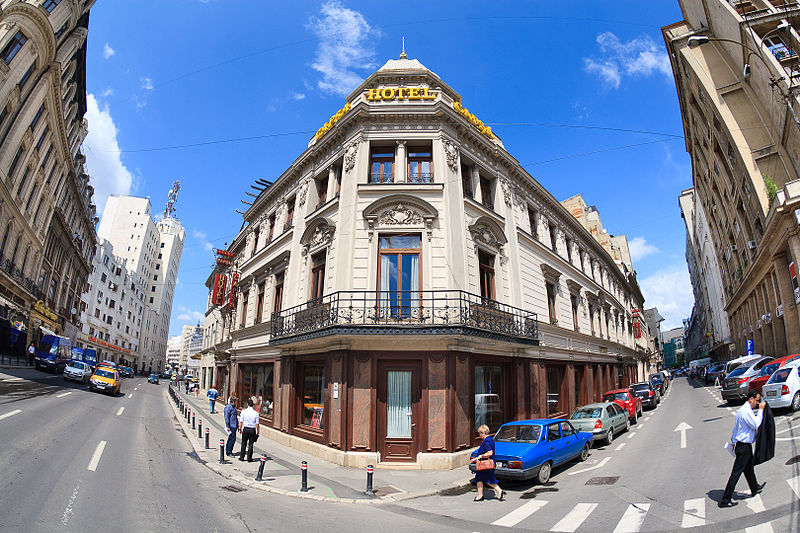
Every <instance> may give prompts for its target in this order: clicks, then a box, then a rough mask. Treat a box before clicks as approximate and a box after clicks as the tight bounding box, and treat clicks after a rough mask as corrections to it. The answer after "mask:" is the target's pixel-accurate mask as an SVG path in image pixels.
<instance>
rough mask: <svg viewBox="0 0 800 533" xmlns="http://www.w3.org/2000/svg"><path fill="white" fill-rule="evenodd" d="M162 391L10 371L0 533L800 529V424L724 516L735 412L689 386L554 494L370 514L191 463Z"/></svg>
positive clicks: (0, 426) (2, 389) (783, 420)
mask: <svg viewBox="0 0 800 533" xmlns="http://www.w3.org/2000/svg"><path fill="white" fill-rule="evenodd" d="M165 386H166V384H163V383H162V384H161V385H152V384H148V383H147V382H146V380H145V379H143V378H136V379H126V380H124V381H123V388H122V394H120V395H118V396H117V397H109V396H105V395H101V394H97V393H90V392H88V390H86V386H85V385H75V384H66V383H64V382H63V380H62V379H61V378H60V377H59V376H52V375H50V374H44V373H42V372H38V371H35V370H27V369H25V370H0V465H2V472H3V475H2V476H0V531H14V532H17V531H32V532H39V531H42V532H49V531H88V532H92V531H109V530H112V531H113V530H117V531H134V530H136V531H192V532H204V531H273V530H274V531H322V530H325V529H333V530H336V531H385V532H389V531H404V532H407V531H509V530H511V529H521V530H537V531H548V530H554V531H587V532H590V531H591V532H602V531H608V532H622V531H668V530H678V529H682V528H687V527H692V528H694V529H693V530H697V531H726V532H727V531H748V532H749V533H755V532H769V531H774V532H796V531H798V530H800V526H798V524H800V414H797V413H796V414H790V415H786V414H781V415H779V416H778V418H777V429H778V432H779V434H778V437H779V438H781V439H786V440H781V441H779V442H778V446H777V449H776V457H775V459H773V460H772V461H770V462H769V463H767V464H765V465H760V466H758V467H757V470H756V471H757V475H758V476H759V480H760V481H767V486H766V487H765V489H764V492H763V493H762V494H761V495H760V496H759V497H757V498H749V497H746V494H745V493H746V492H748V491H747V487H746V484H745V482H744V480H742V481H741V482H740V485H739V490H740V491H742V492H741V493H739V494H738V495H737V497H736V498H737V501H739V505H737V506H736V507H734V508H732V509H718V508H717V507H716V500H718V499H719V496H720V494H721V491H722V488H723V486H724V484H725V481H726V479H727V476H728V474H729V472H730V468H731V465H732V459H731V458H730V456H729V455H727V452H725V451H724V450H723V449H722V445H723V443H724V442H725V440H726V439H727V438H728V436H729V435H730V431H731V428H732V425H733V420H734V414H735V408H733V409H729V408H727V407H726V406H724V405H722V404H721V401H720V398H719V393H718V392H716V391H715V389H714V388H713V387H707V388H706V387H695V386H692V385H691V384H689V383H688V382H687V381H686V379H685V378H678V379H676V380H675V381H674V382H673V386H672V389H671V390H670V392H669V395H668V396H667V398H666V399H665V401H664V402H663V403H662V405H661V406H660V407H659V408H658V409H656V410H654V411H648V412H646V413H645V416H644V417H643V418H642V419H640V422H639V424H637V425H635V426H633V427H632V430H631V432H629V433H627V434H622V435H619V436H618V437H617V438H616V440H615V441H614V443H612V444H611V445H610V446H605V447H600V448H594V449H593V450H592V455H591V456H590V458H589V460H588V461H587V462H585V463H571V464H569V465H566V466H565V467H561V468H558V469H556V470H555V471H554V473H553V477H552V479H551V481H550V482H549V483H548V484H547V485H546V486H538V485H533V484H531V483H517V484H510V483H504V484H503V485H504V488H505V489H506V490H507V491H508V492H509V496H508V500H507V501H504V502H498V501H495V500H491V499H489V500H487V501H485V502H481V503H474V502H473V501H472V498H473V496H474V494H473V493H470V492H466V493H464V492H461V493H459V491H453V492H454V494H452V495H447V496H445V495H441V496H434V497H428V498H420V499H417V500H410V501H405V502H402V503H399V504H392V505H381V506H374V507H373V506H368V505H354V504H341V503H326V502H316V501H309V500H300V499H296V498H291V497H286V496H281V495H275V494H269V493H265V492H262V491H256V490H252V489H245V488H244V487H239V486H236V485H231V482H230V481H228V480H225V479H222V478H220V477H219V476H217V475H216V474H214V473H212V472H211V471H210V470H208V469H207V468H206V467H204V466H203V465H202V464H200V463H199V462H198V461H197V460H195V459H194V458H193V457H192V456H191V454H190V453H189V452H190V450H191V448H190V445H189V443H188V441H187V440H186V437H185V436H184V435H183V433H182V432H180V430H179V426H178V424H177V421H176V419H175V418H174V416H173V414H172V411H171V410H170V408H169V405H168V404H167V400H166V398H165V395H164V391H163V388H164V387H165ZM682 423H686V424H688V425H689V426H691V429H688V430H686V432H685V434H686V440H685V442H686V444H685V447H681V440H682V438H681V432H680V431H674V430H675V429H676V428H677V427H678V426H679V425H681V424H682ZM420 475H423V476H424V475H425V474H424V472H420ZM467 475H468V474H467V473H466V472H465V477H466V476H467ZM787 480H788V482H787ZM587 483H588V484H587ZM790 483H796V485H792V484H790ZM226 487H227V488H226ZM231 489H232V490H231ZM239 489H245V490H242V491H240V492H235V491H237V490H239Z"/></svg>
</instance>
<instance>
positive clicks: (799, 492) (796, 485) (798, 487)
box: [786, 476, 800, 498]
mask: <svg viewBox="0 0 800 533" xmlns="http://www.w3.org/2000/svg"><path fill="white" fill-rule="evenodd" d="M786 483H788V484H789V486H790V487H792V490H793V491H794V495H795V496H797V497H798V498H800V476H796V477H793V478H790V479H787V480H786Z"/></svg>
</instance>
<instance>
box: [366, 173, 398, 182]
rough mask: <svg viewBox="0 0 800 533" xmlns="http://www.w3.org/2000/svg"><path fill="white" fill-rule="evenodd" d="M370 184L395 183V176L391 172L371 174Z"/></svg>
mask: <svg viewBox="0 0 800 533" xmlns="http://www.w3.org/2000/svg"><path fill="white" fill-rule="evenodd" d="M369 182H370V183H394V176H392V173H391V172H388V173H387V172H371V173H370V175H369Z"/></svg>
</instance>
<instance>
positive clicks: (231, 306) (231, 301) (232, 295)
mask: <svg viewBox="0 0 800 533" xmlns="http://www.w3.org/2000/svg"><path fill="white" fill-rule="evenodd" d="M238 283H239V273H238V272H234V273H233V274H231V292H230V298H228V309H234V308H235V307H236V285H237V284H238Z"/></svg>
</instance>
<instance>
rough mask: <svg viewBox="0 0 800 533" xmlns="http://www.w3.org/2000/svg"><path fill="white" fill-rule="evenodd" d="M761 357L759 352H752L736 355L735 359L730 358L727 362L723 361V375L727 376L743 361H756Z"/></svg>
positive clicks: (743, 362)
mask: <svg viewBox="0 0 800 533" xmlns="http://www.w3.org/2000/svg"><path fill="white" fill-rule="evenodd" d="M761 357H763V356H762V355H760V354H752V355H743V356H741V357H737V358H736V359H731V360H730V361H728V362H727V363H725V376H724V377H726V378H727V377H728V376H730V375H731V372H733V371H734V370H736V369H737V368H739V367H740V366H741V365H743V364H745V363H750V362H753V361H757V360H758V359H761Z"/></svg>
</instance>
